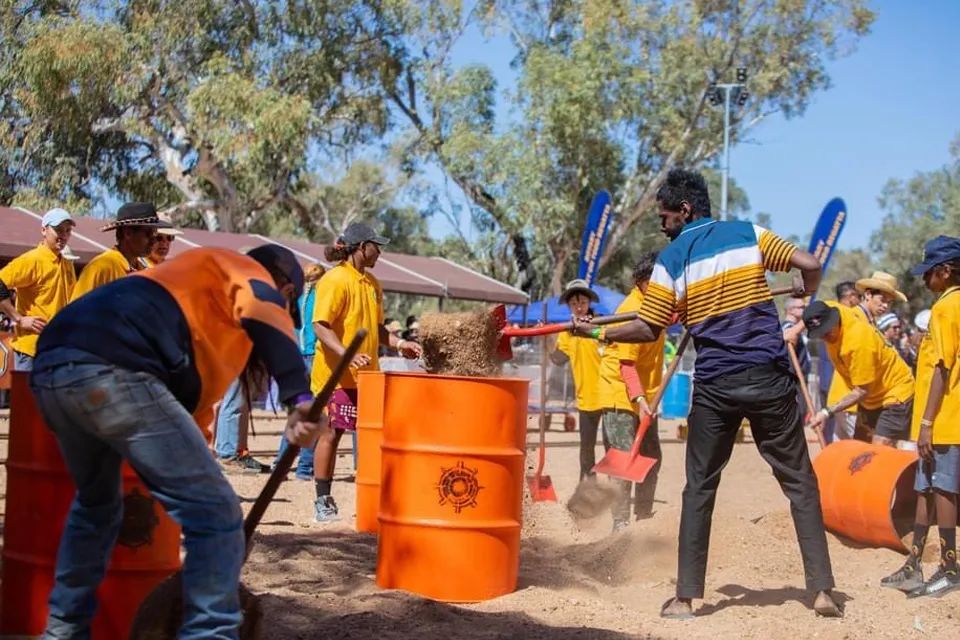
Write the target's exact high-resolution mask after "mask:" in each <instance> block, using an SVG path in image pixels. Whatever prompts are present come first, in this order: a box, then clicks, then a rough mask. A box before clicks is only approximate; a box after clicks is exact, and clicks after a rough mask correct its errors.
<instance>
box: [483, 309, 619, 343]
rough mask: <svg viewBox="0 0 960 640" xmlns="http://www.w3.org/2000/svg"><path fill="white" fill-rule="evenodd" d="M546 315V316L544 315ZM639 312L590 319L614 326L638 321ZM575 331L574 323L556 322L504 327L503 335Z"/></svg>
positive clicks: (593, 322)
mask: <svg viewBox="0 0 960 640" xmlns="http://www.w3.org/2000/svg"><path fill="white" fill-rule="evenodd" d="M544 315H546V314H544ZM637 317H638V316H637V312H636V311H630V312H627V313H617V314H614V315H610V316H597V317H595V318H591V319H590V324H598V325H603V324H613V323H615V322H629V321H630V320H636V319H637ZM571 329H573V322H572V321H571V322H555V323H554V324H542V325H540V326H538V327H504V328H503V330H502V331H501V334H502V335H505V336H507V337H510V338H529V337H533V336H545V335H549V334H551V333H561V332H563V331H570V330H571Z"/></svg>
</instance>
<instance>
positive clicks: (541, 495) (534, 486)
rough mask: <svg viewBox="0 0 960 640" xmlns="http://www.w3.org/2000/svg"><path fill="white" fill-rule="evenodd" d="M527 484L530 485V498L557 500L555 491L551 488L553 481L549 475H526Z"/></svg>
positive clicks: (534, 499)
mask: <svg viewBox="0 0 960 640" xmlns="http://www.w3.org/2000/svg"><path fill="white" fill-rule="evenodd" d="M527 486H529V487H530V498H531V499H532V500H533V501H534V502H556V501H557V492H556V491H554V490H553V481H552V480H551V479H550V476H543V475H533V476H527Z"/></svg>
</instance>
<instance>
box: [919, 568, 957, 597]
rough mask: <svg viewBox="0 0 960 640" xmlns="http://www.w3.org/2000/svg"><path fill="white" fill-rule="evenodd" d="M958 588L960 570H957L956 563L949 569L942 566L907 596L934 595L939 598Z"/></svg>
mask: <svg viewBox="0 0 960 640" xmlns="http://www.w3.org/2000/svg"><path fill="white" fill-rule="evenodd" d="M957 589H960V571H957V566H956V565H954V566H953V568H952V569H949V570H948V569H946V568H944V567H943V566H941V567H940V568H939V569H937V572H936V573H935V574H933V575H932V576H930V579H929V580H927V581H926V582H924V583H923V584H922V585H920V586H919V587H917V588H916V589H914V590H913V591H911V592H910V593H908V594H907V597H908V598H919V597H920V596H933V597H934V598H939V597H940V596H943V595H946V594H948V593H950V592H951V591H956V590H957Z"/></svg>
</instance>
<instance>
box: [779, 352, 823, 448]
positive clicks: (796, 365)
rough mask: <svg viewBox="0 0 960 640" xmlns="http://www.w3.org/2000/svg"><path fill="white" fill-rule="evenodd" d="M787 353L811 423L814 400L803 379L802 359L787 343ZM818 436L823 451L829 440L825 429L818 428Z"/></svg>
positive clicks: (816, 431)
mask: <svg viewBox="0 0 960 640" xmlns="http://www.w3.org/2000/svg"><path fill="white" fill-rule="evenodd" d="M787 353H788V354H790V363H791V364H792V365H793V370H794V371H795V372H796V374H797V382H799V383H800V391H801V393H803V402H804V404H806V405H807V419H806V420H804V422H809V421H810V418H812V417H813V400H811V396H810V390H809V389H807V381H806V380H804V379H803V371H801V370H800V359H799V358H797V349H796V348H795V347H794V346H793V345H792V344H790V343H789V342H788V343H787ZM813 431H814V433H816V434H817V442H818V443H820V448H821V449H823V448H824V447H826V446H827V440H826V438H824V437H823V428H822V427H817V428H816V429H814V430H813Z"/></svg>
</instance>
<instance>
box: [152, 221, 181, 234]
mask: <svg viewBox="0 0 960 640" xmlns="http://www.w3.org/2000/svg"><path fill="white" fill-rule="evenodd" d="M157 235H159V236H172V237H175V236H182V235H183V231H180V229H177V228H176V227H175V226H173V223H171V222H167V221H166V220H160V224H159V225H157Z"/></svg>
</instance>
